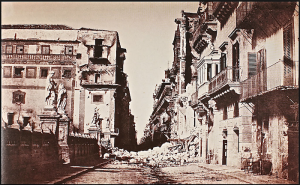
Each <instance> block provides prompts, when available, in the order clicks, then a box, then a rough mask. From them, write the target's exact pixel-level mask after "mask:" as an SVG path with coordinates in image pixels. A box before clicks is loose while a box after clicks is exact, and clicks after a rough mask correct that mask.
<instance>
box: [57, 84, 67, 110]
mask: <svg viewBox="0 0 300 185" xmlns="http://www.w3.org/2000/svg"><path fill="white" fill-rule="evenodd" d="M57 95H58V98H57V112H58V113H59V114H65V113H66V112H65V108H66V104H67V90H66V88H65V86H64V84H59V86H58V93H57Z"/></svg>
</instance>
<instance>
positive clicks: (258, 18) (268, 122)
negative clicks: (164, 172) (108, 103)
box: [149, 2, 299, 181]
mask: <svg viewBox="0 0 300 185" xmlns="http://www.w3.org/2000/svg"><path fill="white" fill-rule="evenodd" d="M195 8H196V7H195ZM298 12H299V3H298V2H264V3H261V2H200V3H199V7H198V11H197V13H188V12H184V11H182V17H181V18H178V19H175V22H176V24H178V27H177V30H176V31H175V36H174V42H173V48H174V61H173V66H172V68H171V69H170V70H169V71H170V73H169V75H168V77H167V78H168V79H167V80H165V81H168V82H169V84H168V85H169V86H170V89H171V93H170V94H171V97H170V98H168V99H170V100H171V101H170V102H172V103H171V104H170V103H169V106H167V107H166V108H164V109H165V110H172V111H174V113H173V114H172V115H171V114H169V116H170V124H169V125H170V135H169V137H170V138H169V141H175V142H185V143H188V142H190V140H191V138H195V136H196V138H197V139H198V157H199V161H200V162H204V163H213V164H220V165H228V166H234V167H237V168H248V167H249V165H250V167H252V171H253V172H259V173H261V174H273V175H277V176H279V177H282V178H288V179H291V180H296V181H297V179H298V178H299V167H298V160H299V157H298V150H299V142H298V137H299V132H298V127H299V121H298V103H299V99H298V96H299V82H298V78H299V73H298V71H299V53H298V50H299V13H298ZM163 84H164V83H162V85H161V86H160V87H162V86H163ZM158 92H160V91H158ZM155 94H158V95H159V93H155ZM157 109H158V106H157V105H156V104H154V111H153V115H155V116H159V117H161V115H160V114H159V113H156V110H157ZM172 111H170V112H172ZM153 115H152V117H155V116H153ZM152 117H151V119H150V123H149V124H150V126H149V127H152V125H155V121H154V119H152ZM193 135H194V137H192V136H193ZM186 149H188V146H186Z"/></svg>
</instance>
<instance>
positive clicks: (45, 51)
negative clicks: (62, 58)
mask: <svg viewBox="0 0 300 185" xmlns="http://www.w3.org/2000/svg"><path fill="white" fill-rule="evenodd" d="M42 54H43V55H49V54H50V46H48V45H44V46H42Z"/></svg>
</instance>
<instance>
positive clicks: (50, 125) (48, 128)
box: [38, 112, 61, 134]
mask: <svg viewBox="0 0 300 185" xmlns="http://www.w3.org/2000/svg"><path fill="white" fill-rule="evenodd" d="M38 116H39V118H40V122H41V129H42V131H43V132H44V133H50V132H52V133H54V134H56V129H57V125H58V121H59V118H60V117H61V116H60V115H58V114H55V113H52V112H44V114H42V115H38Z"/></svg>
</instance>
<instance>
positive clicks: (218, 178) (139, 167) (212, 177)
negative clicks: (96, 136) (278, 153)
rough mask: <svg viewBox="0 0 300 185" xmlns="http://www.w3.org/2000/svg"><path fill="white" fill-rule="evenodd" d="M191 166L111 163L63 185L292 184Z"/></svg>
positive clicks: (193, 164)
mask: <svg viewBox="0 0 300 185" xmlns="http://www.w3.org/2000/svg"><path fill="white" fill-rule="evenodd" d="M208 166H211V167H213V168H215V169H212V168H207V167H206V165H200V164H197V163H190V164H186V165H181V166H171V167H162V168H151V167H149V166H145V165H143V164H131V163H127V162H119V161H113V162H112V163H110V164H107V165H105V166H103V167H101V168H96V169H95V170H93V171H90V172H87V173H85V174H83V175H80V176H78V177H76V178H74V179H72V180H69V181H67V182H65V184H98V183H99V184H295V183H293V182H291V181H287V180H284V179H277V178H275V177H266V176H253V175H252V174H246V173H245V172H244V171H242V170H239V169H234V168H232V169H231V168H226V169H224V168H222V166H221V165H208Z"/></svg>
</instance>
